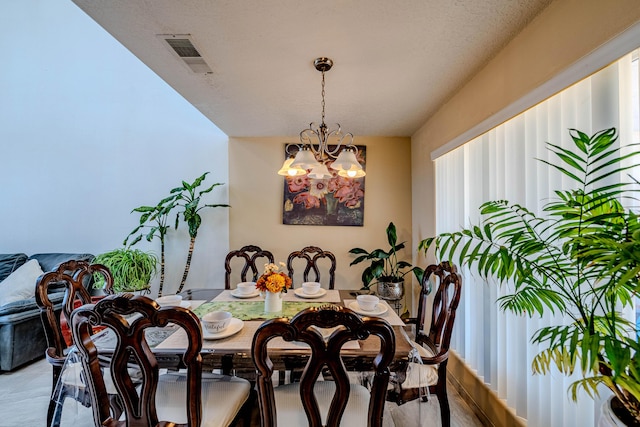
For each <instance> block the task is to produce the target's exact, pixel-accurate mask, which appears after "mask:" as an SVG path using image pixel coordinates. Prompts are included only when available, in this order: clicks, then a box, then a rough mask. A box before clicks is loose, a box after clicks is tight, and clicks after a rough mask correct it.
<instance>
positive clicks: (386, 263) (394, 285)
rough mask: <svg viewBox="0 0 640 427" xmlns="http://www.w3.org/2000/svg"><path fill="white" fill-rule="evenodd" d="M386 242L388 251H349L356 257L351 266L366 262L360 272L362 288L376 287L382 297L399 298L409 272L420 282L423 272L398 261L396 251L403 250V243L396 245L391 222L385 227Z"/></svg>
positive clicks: (360, 249)
mask: <svg viewBox="0 0 640 427" xmlns="http://www.w3.org/2000/svg"><path fill="white" fill-rule="evenodd" d="M386 233H387V241H388V242H389V246H390V247H389V250H387V251H385V250H384V249H374V250H372V251H371V252H369V251H367V250H365V249H362V248H353V249H351V250H350V251H349V253H350V254H354V255H357V257H356V259H354V260H353V261H352V262H351V264H349V265H350V266H351V265H356V264H360V263H361V262H364V261H368V262H369V266H368V267H366V268H365V269H364V270H363V271H362V288H363V289H366V290H369V289H370V287H371V285H373V284H377V285H378V294H379V295H381V296H382V297H384V296H385V295H389V294H391V295H394V294H395V295H394V296H397V297H398V298H397V299H399V298H401V297H402V295H400V290H399V287H400V286H402V292H404V285H402V284H403V283H404V276H406V275H407V274H408V273H410V272H412V271H413V272H414V274H415V275H416V277H417V278H418V280H419V281H422V275H423V273H424V271H423V270H422V269H421V268H420V267H413V266H412V265H411V264H410V263H408V262H407V261H402V260H400V261H398V251H400V250H402V249H404V247H405V246H404V242H400V243H398V235H397V233H396V226H395V225H394V224H393V222H390V223H389V225H388V226H387V230H386ZM372 282H373V283H372Z"/></svg>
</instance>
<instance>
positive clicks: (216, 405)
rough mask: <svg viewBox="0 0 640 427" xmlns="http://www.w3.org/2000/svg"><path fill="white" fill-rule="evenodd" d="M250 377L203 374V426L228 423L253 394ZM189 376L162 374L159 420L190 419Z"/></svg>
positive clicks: (224, 426)
mask: <svg viewBox="0 0 640 427" xmlns="http://www.w3.org/2000/svg"><path fill="white" fill-rule="evenodd" d="M250 389H251V385H250V384H249V381H247V380H244V379H242V378H238V377H215V378H207V376H206V375H203V378H202V427H226V426H228V425H229V424H230V423H231V422H232V421H233V419H234V418H235V417H236V414H237V413H238V411H239V410H240V408H241V407H242V405H243V404H244V402H245V401H246V400H247V398H248V397H249V392H250ZM186 404H187V377H186V375H185V374H179V373H169V374H166V375H160V381H159V383H158V390H157V392H156V410H157V412H158V420H160V421H173V422H177V423H186V422H187V408H186Z"/></svg>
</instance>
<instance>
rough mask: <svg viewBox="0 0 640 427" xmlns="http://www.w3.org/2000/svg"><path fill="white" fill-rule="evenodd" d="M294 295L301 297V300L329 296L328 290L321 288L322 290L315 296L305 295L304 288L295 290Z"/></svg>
mask: <svg viewBox="0 0 640 427" xmlns="http://www.w3.org/2000/svg"><path fill="white" fill-rule="evenodd" d="M293 293H294V294H296V295H297V296H299V297H300V298H320V297H321V296H324V295H326V294H327V290H326V289H323V288H320V290H319V291H318V292H316V293H315V294H312V295H309V294H305V293H304V292H303V291H302V288H295V289H294V290H293Z"/></svg>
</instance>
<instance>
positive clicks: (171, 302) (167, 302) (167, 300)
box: [156, 295, 182, 307]
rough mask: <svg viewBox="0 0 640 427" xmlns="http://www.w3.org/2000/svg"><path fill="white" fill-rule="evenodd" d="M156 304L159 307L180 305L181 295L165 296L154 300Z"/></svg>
mask: <svg viewBox="0 0 640 427" xmlns="http://www.w3.org/2000/svg"><path fill="white" fill-rule="evenodd" d="M156 302H157V303H158V305H160V307H173V306H176V305H180V303H181V302H182V296H181V295H165V296H162V297H159V298H157V299H156Z"/></svg>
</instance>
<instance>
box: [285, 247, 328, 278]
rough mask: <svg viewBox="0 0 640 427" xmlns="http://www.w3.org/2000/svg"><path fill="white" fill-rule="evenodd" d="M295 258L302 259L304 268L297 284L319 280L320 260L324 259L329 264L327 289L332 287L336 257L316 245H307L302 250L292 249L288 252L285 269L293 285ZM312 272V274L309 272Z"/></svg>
mask: <svg viewBox="0 0 640 427" xmlns="http://www.w3.org/2000/svg"><path fill="white" fill-rule="evenodd" d="M296 259H302V260H304V270H303V271H302V281H299V282H298V285H300V284H302V282H307V281H310V280H311V281H315V282H320V268H319V262H318V261H320V260H326V261H327V262H328V264H329V289H333V288H334V285H335V280H336V257H335V255H333V253H331V252H329V251H323V250H322V249H320V248H319V247H317V246H307V247H305V248H302V250H299V251H294V252H291V253H290V254H289V257H288V258H287V270H288V273H289V277H291V280H293V285H294V286H295V285H296V279H295V278H294V273H295V271H294V264H295V261H296ZM312 272H313V276H312V275H311V273H312Z"/></svg>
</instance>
